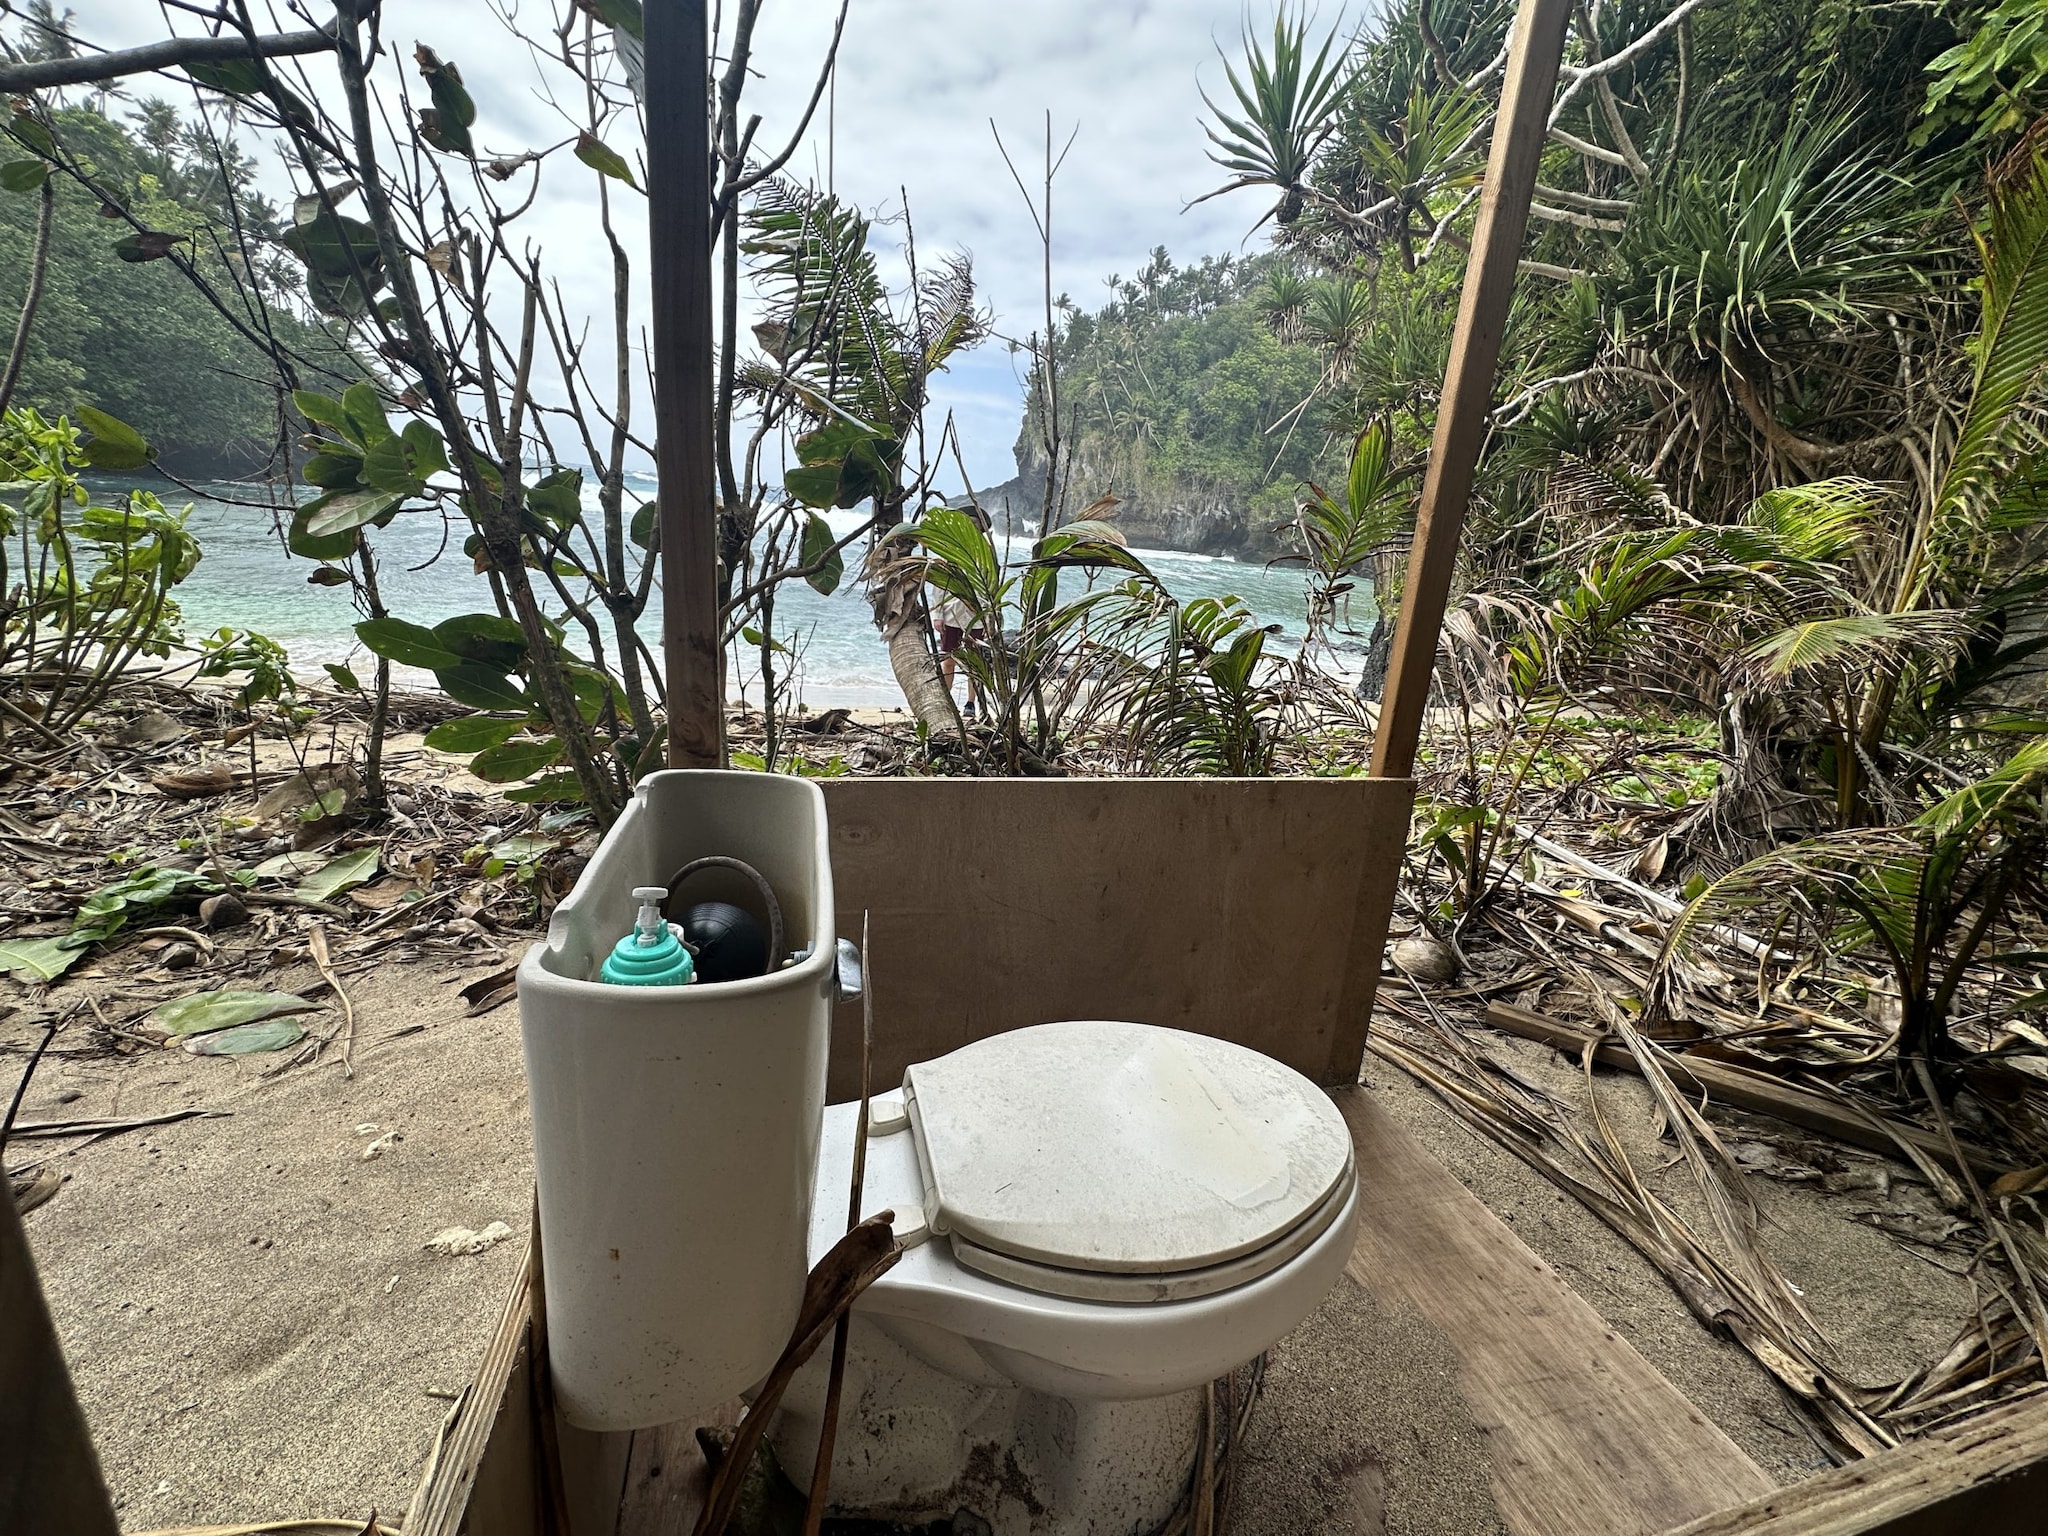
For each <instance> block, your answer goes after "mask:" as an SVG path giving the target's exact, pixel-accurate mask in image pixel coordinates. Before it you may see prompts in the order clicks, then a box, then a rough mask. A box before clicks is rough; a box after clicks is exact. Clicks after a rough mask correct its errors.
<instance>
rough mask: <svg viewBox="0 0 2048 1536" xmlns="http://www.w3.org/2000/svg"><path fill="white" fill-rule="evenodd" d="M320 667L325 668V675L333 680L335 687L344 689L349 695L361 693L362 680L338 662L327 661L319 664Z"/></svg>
mask: <svg viewBox="0 0 2048 1536" xmlns="http://www.w3.org/2000/svg"><path fill="white" fill-rule="evenodd" d="M321 665H322V666H324V667H326V669H327V675H328V676H329V677H331V678H333V679H334V686H335V687H337V688H346V689H348V691H349V692H351V693H361V692H362V691H363V684H362V680H361V679H360V678H358V677H357V676H356V675H355V673H354V672H352V671H350V670H349V669H348V668H347V667H344V666H343V665H342V664H341V663H340V662H338V661H328V662H323V663H321Z"/></svg>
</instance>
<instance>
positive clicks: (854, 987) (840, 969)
mask: <svg viewBox="0 0 2048 1536" xmlns="http://www.w3.org/2000/svg"><path fill="white" fill-rule="evenodd" d="M837 953H838V966H837V969H836V970H835V972H834V974H833V977H832V986H833V992H834V994H835V996H836V998H837V1000H838V1001H839V1002H842V1003H850V1002H852V1001H853V1000H854V999H855V998H857V997H859V996H860V994H861V991H862V989H863V988H864V987H865V986H866V982H865V981H864V979H863V978H862V976H861V963H860V946H859V945H858V944H856V943H854V942H853V940H851V939H841V940H840V941H839V948H838V951H837Z"/></svg>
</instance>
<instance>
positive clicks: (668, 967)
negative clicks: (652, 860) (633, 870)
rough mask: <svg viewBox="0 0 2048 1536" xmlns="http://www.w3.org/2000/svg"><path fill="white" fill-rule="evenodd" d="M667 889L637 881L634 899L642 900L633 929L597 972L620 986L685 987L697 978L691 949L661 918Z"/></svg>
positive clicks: (620, 941)
mask: <svg viewBox="0 0 2048 1536" xmlns="http://www.w3.org/2000/svg"><path fill="white" fill-rule="evenodd" d="M667 896H668V889H667V887H665V886H659V885H636V886H635V887H633V899H634V900H635V901H637V902H639V903H640V915H639V917H637V918H636V919H634V922H633V931H632V932H631V933H629V934H627V935H626V936H625V937H624V938H623V939H621V940H619V942H618V943H616V944H614V945H613V946H612V952H611V953H610V954H609V955H607V956H605V961H604V967H603V969H601V970H600V971H599V972H598V974H599V975H600V976H601V977H602V978H603V979H604V980H606V981H608V982H611V983H612V984H613V985H614V986H620V987H683V986H688V985H689V984H690V983H691V982H692V981H694V980H695V979H696V970H697V968H696V965H695V962H693V961H692V960H691V959H690V952H689V950H687V949H685V948H684V947H683V941H682V940H681V939H679V938H677V937H676V936H675V932H674V930H673V929H671V928H670V927H669V925H668V924H667V923H666V922H664V921H663V920H662V916H661V904H662V902H663V901H664V900H665V899H666V898H667Z"/></svg>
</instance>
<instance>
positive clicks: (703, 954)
mask: <svg viewBox="0 0 2048 1536" xmlns="http://www.w3.org/2000/svg"><path fill="white" fill-rule="evenodd" d="M683 938H684V940H685V941H686V942H687V943H688V944H689V946H690V948H691V949H692V950H694V951H695V952H696V956H697V980H699V981H744V980H746V979H747V978H748V977H749V976H762V975H765V974H767V971H768V935H767V934H766V933H764V932H762V930H761V925H760V923H759V922H757V921H755V918H754V915H753V913H751V912H749V911H747V909H746V908H744V907H736V906H734V905H733V904H732V903H731V902H729V901H700V902H698V903H697V904H696V905H695V906H692V907H690V908H688V909H687V910H685V911H684V913H683Z"/></svg>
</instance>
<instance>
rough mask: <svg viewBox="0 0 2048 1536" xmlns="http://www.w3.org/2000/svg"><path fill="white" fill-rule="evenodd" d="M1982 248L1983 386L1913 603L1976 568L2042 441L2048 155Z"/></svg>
mask: <svg viewBox="0 0 2048 1536" xmlns="http://www.w3.org/2000/svg"><path fill="white" fill-rule="evenodd" d="M1980 249H1981V251H1982V255H1983V260H1984V324H1983V329H1982V330H1981V331H1980V332H1979V333H1978V336H1977V339H1976V342H1975V346H1974V350H1975V353H1976V370H1975V379H1974V387H1973V389H1972V391H1971V396H1970V405H1969V409H1968V411H1967V412H1966V413H1965V415H1964V417H1963V425H1962V428H1961V430H1960V431H1959V432H1958V433H1957V435H1956V446H1955V451H1954V452H1953V453H1952V454H1950V456H1949V461H1948V465H1947V467H1946V468H1945V469H1944V470H1943V472H1942V476H1941V484H1940V487H1939V489H1938V490H1937V491H1936V493H1935V497H1934V506H1933V518H1932V526H1931V528H1930V530H1929V534H1928V538H1927V540H1926V545H1925V550H1924V553H1923V554H1921V556H1920V557H1919V558H1917V559H1916V560H1914V562H1913V563H1912V566H1911V568H1910V570H1909V572H1908V575H1907V581H1906V585H1905V589H1904V591H1903V592H1902V596H1903V597H1904V598H1905V599H1906V600H1907V601H1908V602H1918V601H1920V600H1922V599H1923V598H1924V597H1925V596H1926V594H1927V593H1928V592H1929V590H1931V589H1932V588H1933V587H1935V586H1937V585H1940V584H1943V583H1944V582H1945V581H1946V580H1947V579H1948V578H1949V576H1950V573H1951V572H1953V571H1954V570H1955V569H1956V568H1958V567H1961V566H1966V565H1968V564H1969V563H1970V562H1971V559H1972V556H1973V553H1974V552H1975V551H1976V550H1977V548H1978V545H1979V541H1980V538H1981V535H1982V533H1983V531H1984V530H1985V528H1986V527H1987V526H1988V525H1989V524H1990V522H1991V521H1992V519H1993V518H1994V516H1996V515H1997V513H1998V510H1999V504H2000V501H2001V496H2000V494H1999V493H2000V490H2001V487H2002V484H2003V483H2004V482H2005V480H2006V479H2007V477H2008V474H2009V472H2010V471H2011V470H2012V469H2013V468H2014V461H2015V460H2016V459H2018V458H2020V457H2021V456H2022V455H2023V454H2027V455H2029V456H2030V455H2031V451H2033V450H2038V449H2039V447H2040V445H2041V441H2042V437H2041V426H2040V421H2039V416H2038V412H2037V407H2038V404H2039V401H2038V395H2039V391H2040V387H2041V383H2042V379H2043V375H2044V374H2048V157H2044V156H2042V155H2040V154H2038V153H2037V154H2036V155H2034V156H2033V157H2032V158H2031V160H2030V161H2029V162H2028V163H2027V166H2026V168H2025V171H2024V172H2023V173H2022V174H2021V175H2020V176H2019V177H2017V178H2015V179H2012V180H2010V181H2008V182H2006V183H2005V184H2004V185H2002V186H2000V187H1996V188H1994V189H1993V191H1992V194H1991V229H1990V233H1989V235H1988V236H1987V237H1986V238H1985V239H1984V240H1983V241H1982V243H1981V246H1980ZM2023 505H2024V507H2026V508H2032V509H2038V508H2039V507H2040V506H2041V502H2040V499H2039V498H2038V497H2028V498H2027V499H2026V501H2025V503H2024V504H2023ZM2014 510H2015V511H2018V510H2021V508H2020V507H2016V508H2015V509H2014ZM1901 606H1905V604H1904V603H1902V604H1901Z"/></svg>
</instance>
